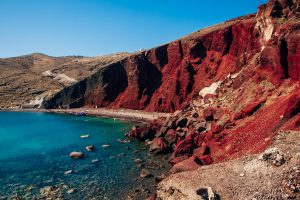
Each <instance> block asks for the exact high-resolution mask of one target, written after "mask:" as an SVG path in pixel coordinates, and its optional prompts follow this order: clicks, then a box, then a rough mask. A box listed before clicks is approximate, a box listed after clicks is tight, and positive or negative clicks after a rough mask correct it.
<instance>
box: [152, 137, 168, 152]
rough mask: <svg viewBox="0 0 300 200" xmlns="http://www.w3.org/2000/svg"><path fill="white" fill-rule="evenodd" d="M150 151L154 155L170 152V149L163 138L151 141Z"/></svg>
mask: <svg viewBox="0 0 300 200" xmlns="http://www.w3.org/2000/svg"><path fill="white" fill-rule="evenodd" d="M149 151H150V152H153V153H166V152H168V151H169V147H168V145H167V144H166V142H165V140H164V139H163V138H154V139H153V140H152V141H151V144H150V148H149Z"/></svg>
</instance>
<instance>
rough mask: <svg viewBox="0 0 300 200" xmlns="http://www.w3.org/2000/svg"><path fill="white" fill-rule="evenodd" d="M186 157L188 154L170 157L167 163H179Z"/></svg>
mask: <svg viewBox="0 0 300 200" xmlns="http://www.w3.org/2000/svg"><path fill="white" fill-rule="evenodd" d="M188 158H189V157H188V156H178V157H175V158H172V159H170V160H169V163H170V164H171V165H175V164H177V163H180V162H182V161H184V160H186V159H188Z"/></svg>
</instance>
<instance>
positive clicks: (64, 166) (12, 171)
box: [0, 112, 147, 199]
mask: <svg viewBox="0 0 300 200" xmlns="http://www.w3.org/2000/svg"><path fill="white" fill-rule="evenodd" d="M134 124H136V123H134V122H130V121H121V120H113V119H109V118H96V117H77V116H73V115H65V114H53V113H39V112H0V152H1V154H0V162H1V165H0V185H1V187H0V199H6V198H11V197H13V196H21V197H22V198H25V199H26V198H27V199H32V198H33V197H39V195H40V192H41V189H42V188H44V187H46V186H55V188H52V189H51V191H52V190H54V191H55V192H57V191H56V190H59V192H57V193H55V194H56V195H58V196H56V197H57V198H59V197H60V198H64V199H88V198H96V199H123V198H124V197H125V196H126V191H129V190H130V189H132V188H134V187H135V186H136V184H137V182H138V181H137V180H138V179H139V177H138V176H139V171H140V168H139V167H138V166H137V164H136V163H135V162H134V159H136V158H141V159H147V158H146V157H147V151H146V148H145V146H144V144H143V143H141V142H138V141H135V140H132V141H131V142H130V143H121V142H119V141H118V139H123V138H124V133H125V132H127V131H128V130H129V129H130V128H131V127H132V126H133V125H134ZM85 134H88V135H89V137H88V138H80V135H85ZM104 144H108V145H109V147H108V148H102V145H104ZM88 145H94V146H95V151H94V152H87V151H86V150H85V147H86V146H88ZM72 151H82V152H84V154H85V155H86V157H85V158H83V159H78V160H75V159H71V158H69V154H70V152H72ZM68 170H72V171H73V172H72V173H71V174H65V172H66V171H68ZM57 188H58V189H57Z"/></svg>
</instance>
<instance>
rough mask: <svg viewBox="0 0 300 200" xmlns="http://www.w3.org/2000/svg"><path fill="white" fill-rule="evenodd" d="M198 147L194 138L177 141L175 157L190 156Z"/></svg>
mask: <svg viewBox="0 0 300 200" xmlns="http://www.w3.org/2000/svg"><path fill="white" fill-rule="evenodd" d="M195 148H196V144H195V143H194V138H192V137H187V138H186V139H184V140H182V141H180V142H178V143H177V145H176V148H175V150H174V155H175V157H178V156H185V155H186V156H190V155H192V154H193V150H194V149H195Z"/></svg>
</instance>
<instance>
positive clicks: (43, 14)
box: [0, 0, 266, 58]
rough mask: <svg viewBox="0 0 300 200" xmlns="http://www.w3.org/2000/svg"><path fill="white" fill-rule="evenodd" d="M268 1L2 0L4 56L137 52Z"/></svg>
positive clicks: (0, 48)
mask: <svg viewBox="0 0 300 200" xmlns="http://www.w3.org/2000/svg"><path fill="white" fill-rule="evenodd" d="M265 2H266V0H229V1H225V0H0V25H1V26H0V27H1V28H0V58H5V57H13V56H20V55H26V54H30V53H37V52H39V53H44V54H47V55H51V56H67V55H82V56H97V55H105V54H110V53H115V52H135V51H137V50H139V49H141V48H145V49H147V48H152V47H155V46H158V45H161V44H164V43H167V42H170V41H172V40H175V39H178V38H180V37H182V36H185V35H187V34H189V33H191V32H194V31H196V30H199V29H201V28H204V27H207V26H211V25H214V24H217V23H220V22H223V21H225V20H228V19H231V18H234V17H238V16H242V15H245V14H250V13H255V12H256V11H257V7H258V6H259V5H260V4H263V3H265Z"/></svg>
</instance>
